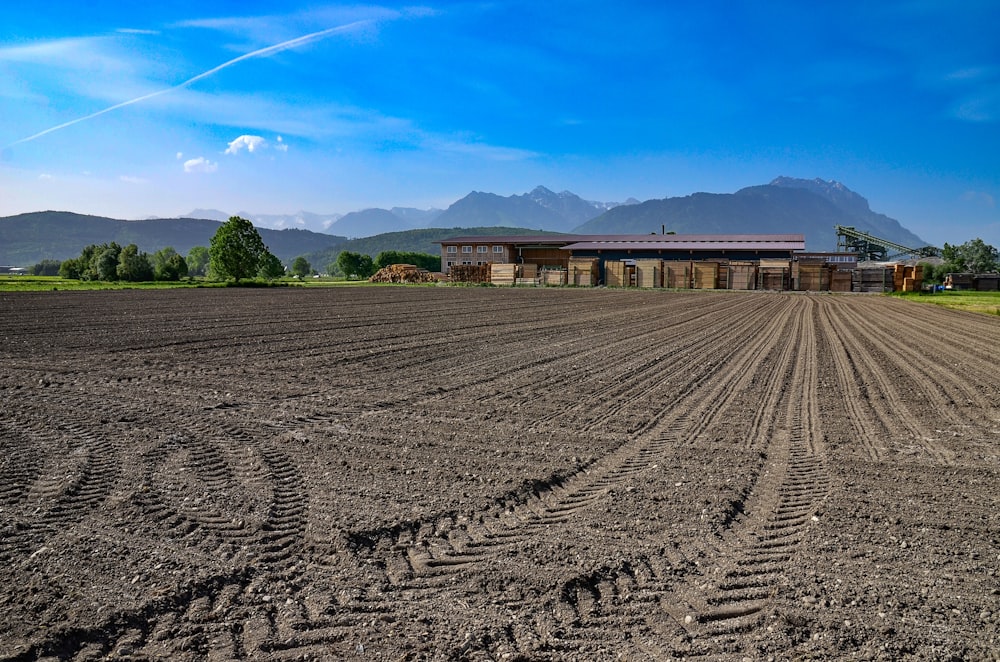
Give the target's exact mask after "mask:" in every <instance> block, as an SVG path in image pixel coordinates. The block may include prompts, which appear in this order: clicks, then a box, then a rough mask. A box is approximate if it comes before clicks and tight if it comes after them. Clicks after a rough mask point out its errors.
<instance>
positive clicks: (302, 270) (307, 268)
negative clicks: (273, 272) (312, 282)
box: [292, 255, 312, 278]
mask: <svg viewBox="0 0 1000 662" xmlns="http://www.w3.org/2000/svg"><path fill="white" fill-rule="evenodd" d="M311 272H312V265H310V264H309V260H307V259H305V258H304V257H303V256H301V255H300V256H298V257H297V258H295V259H294V260H293V261H292V275H293V276H298V277H300V278H305V277H306V276H308V275H309V274H310V273H311Z"/></svg>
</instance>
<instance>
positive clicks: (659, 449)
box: [282, 304, 790, 651]
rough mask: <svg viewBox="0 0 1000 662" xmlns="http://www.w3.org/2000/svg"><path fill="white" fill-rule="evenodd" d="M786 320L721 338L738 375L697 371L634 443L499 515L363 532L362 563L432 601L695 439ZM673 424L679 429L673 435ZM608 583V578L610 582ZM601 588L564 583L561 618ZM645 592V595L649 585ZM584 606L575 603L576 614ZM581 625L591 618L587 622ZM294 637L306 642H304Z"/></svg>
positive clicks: (737, 390)
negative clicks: (667, 413)
mask: <svg viewBox="0 0 1000 662" xmlns="http://www.w3.org/2000/svg"><path fill="white" fill-rule="evenodd" d="M785 308H787V304H786V305H785ZM787 317H788V313H787V312H784V313H783V314H782V315H776V316H775V317H774V318H772V320H771V321H770V323H769V324H767V325H766V326H764V327H760V328H758V329H757V333H756V335H755V336H753V338H752V340H751V341H750V342H748V343H747V344H745V345H742V346H741V345H740V344H739V343H727V344H726V346H727V348H729V351H730V352H731V355H732V356H733V357H735V358H732V360H731V362H727V365H729V366H730V374H733V373H734V374H737V375H741V377H739V378H737V379H736V380H735V382H729V381H726V380H720V379H718V377H717V375H716V374H715V373H710V372H706V373H703V374H701V375H700V376H699V378H698V379H697V380H696V381H695V383H693V384H692V385H691V386H690V387H689V388H688V389H686V390H685V392H684V394H683V395H682V396H680V398H679V404H678V405H677V406H676V407H672V408H671V409H676V410H677V411H678V412H685V411H686V412H687V413H678V414H677V415H675V416H674V417H673V418H669V420H666V417H663V416H660V417H659V418H662V419H664V420H662V421H661V422H660V423H658V424H657V425H656V426H655V428H654V429H653V430H652V431H651V432H650V433H648V434H645V435H641V438H640V439H638V440H637V441H636V442H633V443H632V444H629V445H627V446H626V447H623V448H622V449H619V450H618V451H616V452H614V453H612V454H611V455H609V456H607V457H605V458H602V459H601V460H599V461H598V462H596V463H594V465H592V466H591V467H588V468H587V470H586V471H585V472H580V473H577V474H574V475H571V476H569V477H567V478H566V479H564V480H561V481H560V482H558V483H552V484H543V485H536V489H535V493H534V494H533V495H531V496H530V497H529V498H528V499H527V500H526V501H524V502H523V503H516V504H514V505H512V506H510V507H508V508H506V509H505V510H504V511H502V512H500V513H497V514H485V513H484V514H481V515H479V516H478V517H475V518H472V519H470V518H468V517H461V518H441V519H439V520H438V521H436V522H427V523H424V524H422V525H420V524H416V525H414V526H411V527H405V526H403V527H401V528H400V529H399V530H398V534H396V535H397V536H398V537H396V539H395V540H394V541H393V542H392V544H391V546H390V547H389V548H388V550H387V551H383V552H379V551H378V550H379V549H385V545H384V544H383V543H380V542H378V540H377V539H378V537H379V535H380V534H378V533H377V532H374V533H371V532H370V533H368V534H366V536H365V537H366V538H368V539H369V540H372V539H376V540H375V541H373V542H369V546H370V547H372V548H373V549H372V553H373V558H370V559H368V560H369V562H371V561H377V563H378V564H380V565H384V567H385V569H386V575H387V577H388V579H389V581H390V582H391V583H392V584H393V585H394V586H395V587H396V590H395V591H394V592H393V595H395V593H396V592H398V591H402V592H403V594H404V595H405V596H406V600H407V602H408V603H412V602H414V601H420V602H429V603H432V602H434V601H437V600H440V599H443V598H442V592H444V593H447V592H448V591H449V588H450V586H452V585H453V584H454V583H455V576H456V574H457V573H468V572H477V571H479V570H480V569H481V567H482V566H485V565H488V564H490V563H491V562H492V561H491V559H494V558H496V557H497V556H498V555H501V554H503V553H505V552H506V551H508V550H511V549H516V548H517V547H518V546H520V545H522V544H524V542H525V541H526V540H528V539H529V538H531V537H533V536H537V535H539V534H540V533H542V532H544V531H545V529H546V527H548V526H550V525H553V524H561V523H566V522H571V521H572V520H573V518H574V516H575V515H577V514H578V513H580V512H582V511H583V510H585V509H587V508H589V507H592V506H593V505H594V504H595V503H597V502H599V501H600V500H601V499H602V498H605V497H606V496H607V495H608V494H609V493H610V492H611V491H612V490H613V489H615V488H618V487H621V486H622V485H624V484H625V483H627V482H628V481H629V480H631V479H632V478H634V477H635V476H637V475H638V474H640V473H642V472H643V471H646V470H648V468H649V467H650V466H651V465H653V464H654V463H655V461H656V460H657V458H659V457H661V456H662V455H663V454H664V453H665V452H668V451H669V450H670V449H671V448H674V447H676V446H678V445H679V443H680V437H687V438H689V439H693V438H694V437H696V436H697V435H698V434H699V433H700V431H701V430H702V429H703V427H704V426H705V424H706V421H710V420H712V419H713V418H714V417H715V416H718V415H719V412H720V411H722V410H723V409H724V408H725V407H726V406H727V404H729V403H730V402H732V401H733V400H735V399H737V398H738V397H739V395H742V394H743V393H744V392H745V391H746V390H747V389H749V388H751V383H752V381H753V378H754V377H755V375H757V372H758V371H757V370H755V369H754V368H755V365H756V364H757V363H758V362H759V361H760V358H761V356H768V355H769V354H770V353H771V352H773V351H775V349H776V348H777V347H779V346H780V347H781V348H782V349H781V351H782V353H784V354H787V353H788V352H789V351H790V350H789V348H790V345H788V344H783V345H782V344H780V339H781V338H782V337H783V336H784V335H785V333H784V331H783V328H782V327H783V326H784V325H786V324H787ZM734 336H736V337H743V338H744V339H746V335H745V329H743V328H741V327H739V326H736V327H734ZM694 354H697V352H694ZM719 358H724V357H719ZM769 366H770V364H769V363H767V362H765V363H764V364H763V370H762V372H763V373H764V374H765V375H766V377H765V379H766V380H767V381H768V383H769V384H772V385H773V384H777V383H778V382H779V378H780V375H779V371H778V370H777V369H774V368H769ZM775 391H776V389H774V388H770V389H768V393H772V392H775ZM760 424H761V420H758V421H757V422H755V425H760ZM678 429H679V430H683V431H684V432H681V433H678V432H676V430H678ZM387 552H388V553H387ZM394 553H395V554H394ZM619 579H620V578H619ZM605 581H608V580H607V579H605ZM599 583H600V582H598V584H599ZM614 583H615V582H614V581H612V584H614ZM577 584H578V585H579V588H577V589H576V590H575V591H574V589H573V588H572V587H573V586H574V585H577ZM606 588H608V590H607V591H606V592H604V594H603V596H602V592H601V590H600V589H599V588H596V587H595V585H594V582H593V581H592V578H589V577H584V578H577V579H576V580H569V581H568V582H567V583H566V587H564V588H563V589H562V591H561V593H562V596H563V597H562V598H561V600H562V601H563V602H564V603H566V602H570V603H575V604H576V605H577V606H574V607H572V609H571V611H572V612H573V613H572V614H570V615H568V616H567V617H564V618H563V620H564V621H566V622H568V623H578V624H579V623H581V608H580V607H579V606H578V605H580V604H583V603H586V598H583V599H582V601H581V597H580V596H585V595H591V596H592V600H591V602H592V603H593V605H594V606H593V607H592V608H593V609H596V610H598V611H599V610H600V609H601V607H599V606H597V605H600V604H605V603H607V604H611V603H612V602H613V599H612V596H613V595H614V593H615V591H616V590H617V589H612V588H610V587H606ZM646 592H647V594H650V593H651V592H650V591H649V590H647V591H646ZM661 592H662V589H661ZM574 593H575V595H574ZM365 609H366V610H367V611H374V612H378V613H385V612H387V611H390V610H391V605H385V604H379V603H378V602H376V603H374V604H372V603H370V602H369V603H368V604H366V606H365ZM586 609H587V608H586V607H584V608H583V610H584V611H586ZM634 617H635V616H634V615H633V616H631V617H630V618H634ZM618 618H620V616H605V617H604V619H605V620H607V619H610V620H615V619H618ZM352 623H353V619H350V618H349V621H348V624H347V625H343V626H341V627H350V625H351V624H352ZM587 623H591V621H589V620H588V621H587ZM565 624H566V623H565V622H564V625H565ZM330 627H331V624H330V623H327V624H326V629H329V628H330ZM579 627H583V626H579ZM343 634H344V633H343V632H339V635H338V636H341V637H342V636H343ZM331 636H332V635H331ZM498 636H499V635H498ZM542 636H543V633H540V632H535V633H529V632H524V633H521V635H520V637H519V638H520V639H522V640H527V639H530V640H537V639H539V638H540V637H542ZM517 639H518V637H514V639H512V640H510V641H508V644H510V646H512V647H514V648H516V649H522V648H524V646H523V645H522V644H519V643H518V641H517ZM297 641H300V642H301V643H302V644H303V645H306V644H305V640H304V639H299V640H297ZM309 641H311V642H316V641H317V639H316V637H312V638H310V639H309ZM327 643H331V642H327ZM282 648H283V650H286V651H292V650H295V649H297V648H298V646H282Z"/></svg>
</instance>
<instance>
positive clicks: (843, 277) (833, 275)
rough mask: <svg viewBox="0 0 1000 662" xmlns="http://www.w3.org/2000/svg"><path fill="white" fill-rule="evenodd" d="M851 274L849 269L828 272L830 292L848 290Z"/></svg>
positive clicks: (849, 288) (849, 289)
mask: <svg viewBox="0 0 1000 662" xmlns="http://www.w3.org/2000/svg"><path fill="white" fill-rule="evenodd" d="M851 279H852V275H851V272H850V271H832V272H830V291H831V292H850V291H851Z"/></svg>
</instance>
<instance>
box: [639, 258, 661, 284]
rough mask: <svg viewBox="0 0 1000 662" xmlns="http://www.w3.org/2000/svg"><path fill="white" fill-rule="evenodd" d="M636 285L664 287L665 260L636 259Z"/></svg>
mask: <svg viewBox="0 0 1000 662" xmlns="http://www.w3.org/2000/svg"><path fill="white" fill-rule="evenodd" d="M635 286H636V287H663V260H636V261H635Z"/></svg>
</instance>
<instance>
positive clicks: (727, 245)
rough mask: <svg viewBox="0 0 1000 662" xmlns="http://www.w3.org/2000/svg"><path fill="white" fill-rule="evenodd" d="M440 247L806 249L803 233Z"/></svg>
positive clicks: (477, 240)
mask: <svg viewBox="0 0 1000 662" xmlns="http://www.w3.org/2000/svg"><path fill="white" fill-rule="evenodd" d="M434 243H436V244H536V245H537V244H550V245H555V246H562V247H563V248H566V249H579V250H586V249H597V248H607V249H612V248H625V249H627V248H642V249H672V250H691V249H712V248H715V249H728V250H736V249H744V250H753V249H756V248H761V249H770V250H798V251H801V250H805V247H806V240H805V235H801V234H606V235H601V234H582V235H581V234H563V235H506V236H505V235H500V236H481V237H450V238H448V239H442V240H440V241H435V242H434Z"/></svg>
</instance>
